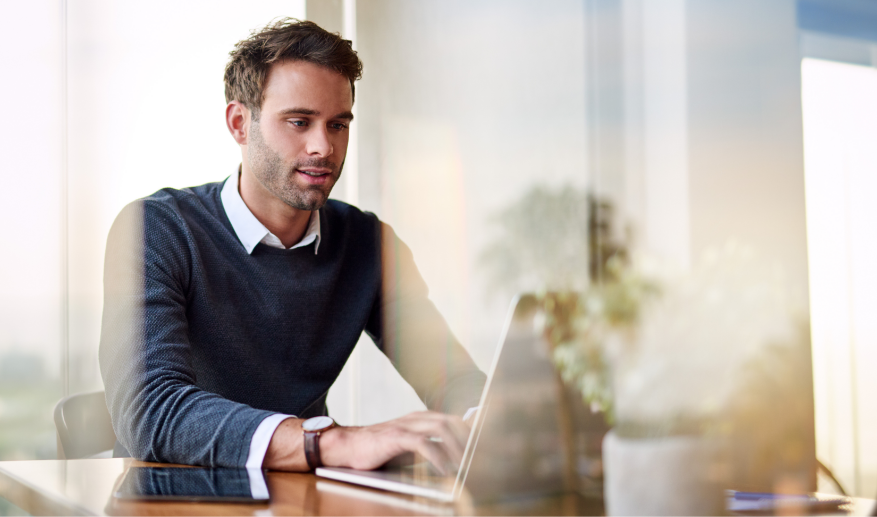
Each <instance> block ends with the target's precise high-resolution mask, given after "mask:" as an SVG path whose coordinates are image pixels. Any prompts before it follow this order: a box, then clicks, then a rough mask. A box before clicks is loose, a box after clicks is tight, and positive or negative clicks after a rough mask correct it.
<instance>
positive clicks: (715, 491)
mask: <svg viewBox="0 0 877 517" xmlns="http://www.w3.org/2000/svg"><path fill="white" fill-rule="evenodd" d="M722 450H723V447H722V446H721V443H720V442H719V441H717V440H713V439H708V438H704V437H701V436H669V437H659V438H623V437H620V436H618V435H617V433H615V432H614V431H610V432H609V433H607V434H606V437H605V438H604V439H603V468H604V476H605V477H604V496H605V504H606V514H607V515H722V514H724V513H725V500H724V492H723V488H724V486H722V485H723V484H724V483H723V479H722V473H723V472H724V471H726V470H727V469H723V468H722V465H723V463H722V456H723V455H722Z"/></svg>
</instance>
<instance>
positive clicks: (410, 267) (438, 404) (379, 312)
mask: <svg viewBox="0 0 877 517" xmlns="http://www.w3.org/2000/svg"><path fill="white" fill-rule="evenodd" d="M381 255H382V257H381V258H382V269H383V274H382V283H383V289H382V293H381V295H380V297H379V300H378V302H377V303H376V304H375V307H374V310H373V312H372V317H371V319H370V321H369V324H368V326H367V328H366V330H367V331H368V333H369V335H370V336H371V337H372V339H373V340H375V343H376V344H378V347H379V348H381V350H382V351H383V352H384V353H385V354H386V355H387V357H388V358H389V359H390V361H391V362H392V363H393V365H394V366H395V367H396V369H397V370H398V371H399V373H400V374H401V375H402V377H403V378H404V379H405V380H406V381H407V382H408V383H409V384H410V385H411V386H412V387H413V388H414V390H415V391H416V392H417V394H418V395H419V396H420V398H421V400H423V401H424V403H425V404H426V406H427V407H428V408H429V409H431V410H434V411H441V412H444V413H449V414H455V415H460V416H462V415H464V414H465V413H466V410H467V409H469V408H471V407H473V406H477V405H478V403H479V400H480V397H481V392H482V390H483V388H484V383H485V382H486V376H485V374H484V373H483V372H481V370H479V369H478V367H477V366H476V365H475V363H474V361H472V358H471V357H470V356H469V354H468V353H467V352H466V350H465V349H464V348H463V346H462V345H461V344H460V343H459V342H458V341H457V339H456V338H455V337H454V335H453V333H452V332H451V329H450V328H449V327H448V324H447V322H445V320H444V318H443V317H442V315H441V314H440V313H439V311H438V309H436V307H435V305H434V304H433V303H432V301H430V299H429V289H428V288H427V285H426V282H425V281H424V280H423V277H422V276H421V275H420V272H419V271H418V269H417V266H416V265H415V263H414V256H413V254H412V253H411V250H410V249H409V248H408V246H406V245H405V243H404V242H402V241H401V240H400V239H399V237H398V236H397V235H396V233H395V232H394V231H393V229H392V228H391V227H390V226H389V225H386V224H383V223H382V224H381Z"/></svg>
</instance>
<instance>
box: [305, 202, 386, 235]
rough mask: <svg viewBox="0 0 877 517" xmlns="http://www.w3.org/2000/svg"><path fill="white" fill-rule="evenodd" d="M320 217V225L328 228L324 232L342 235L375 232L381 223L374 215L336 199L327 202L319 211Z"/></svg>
mask: <svg viewBox="0 0 877 517" xmlns="http://www.w3.org/2000/svg"><path fill="white" fill-rule="evenodd" d="M320 215H321V219H322V221H321V224H325V225H327V226H328V228H325V230H329V231H331V232H338V233H342V234H347V233H350V232H357V233H359V232H363V231H371V232H375V231H377V230H378V228H379V227H380V225H381V221H380V220H379V219H378V216H376V215H375V214H373V213H371V212H367V211H364V210H360V209H359V208H357V207H355V206H353V205H350V204H348V203H345V202H343V201H338V200H337V199H330V200H328V201H327V202H326V204H325V205H323V208H321V209H320Z"/></svg>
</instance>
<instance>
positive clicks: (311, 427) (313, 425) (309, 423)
mask: <svg viewBox="0 0 877 517" xmlns="http://www.w3.org/2000/svg"><path fill="white" fill-rule="evenodd" d="M334 423H335V421H334V420H332V419H331V418H329V417H327V416H315V417H314V418H308V419H307V420H305V421H304V422H302V423H301V428H302V429H304V430H305V431H320V430H322V429H326V428H327V427H331V426H332V424H334Z"/></svg>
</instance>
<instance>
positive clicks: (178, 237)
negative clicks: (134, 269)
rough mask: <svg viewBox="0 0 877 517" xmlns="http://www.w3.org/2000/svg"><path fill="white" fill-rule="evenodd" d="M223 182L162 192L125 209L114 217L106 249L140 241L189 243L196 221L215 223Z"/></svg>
mask: <svg viewBox="0 0 877 517" xmlns="http://www.w3.org/2000/svg"><path fill="white" fill-rule="evenodd" d="M221 188H222V182H216V183H207V184H205V185H200V186H197V187H191V188H184V189H174V188H164V189H161V190H159V191H157V192H155V193H153V194H151V195H149V196H146V197H143V198H140V199H138V200H136V201H133V202H131V203H129V204H128V205H126V206H125V207H124V208H123V209H122V210H121V211H120V212H119V215H118V216H116V219H115V221H114V222H113V225H112V227H111V229H110V233H109V236H108V245H111V244H113V243H114V242H123V243H128V242H129V241H130V240H131V239H132V238H135V237H136V238H137V239H140V242H141V245H143V246H146V247H147V248H152V247H153V246H156V245H165V246H178V245H179V244H180V242H181V241H186V240H190V238H191V227H192V225H193V223H194V224H199V223H198V222H197V221H199V220H202V221H203V220H215V219H217V218H218V215H217V214H218V212H217V210H221V209H222V206H221V202H220V201H219V190H220V189H221Z"/></svg>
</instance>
